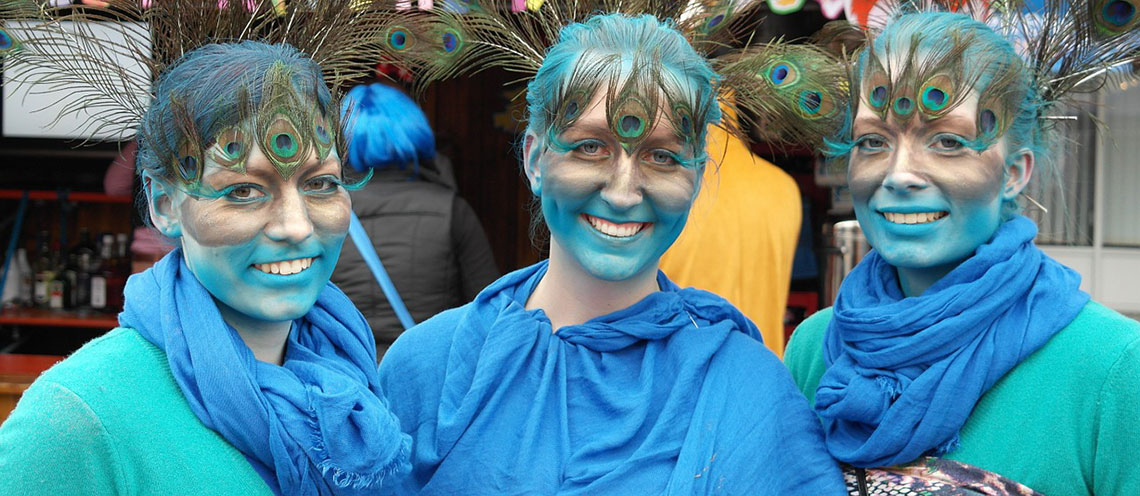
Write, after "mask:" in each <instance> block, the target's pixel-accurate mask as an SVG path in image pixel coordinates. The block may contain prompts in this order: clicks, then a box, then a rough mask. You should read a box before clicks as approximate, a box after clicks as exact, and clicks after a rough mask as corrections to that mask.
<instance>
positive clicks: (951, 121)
mask: <svg viewBox="0 0 1140 496" xmlns="http://www.w3.org/2000/svg"><path fill="white" fill-rule="evenodd" d="M922 129H923V131H929V130H942V131H954V132H959V134H964V135H968V136H973V135H976V134H977V133H978V130H977V125H976V123H975V122H974V121H973V120H971V119H968V118H966V117H962V116H957V115H945V116H942V117H940V118H938V119H934V120H932V121H930V122H928V123H926V124H925V125H924V126H923V127H922Z"/></svg>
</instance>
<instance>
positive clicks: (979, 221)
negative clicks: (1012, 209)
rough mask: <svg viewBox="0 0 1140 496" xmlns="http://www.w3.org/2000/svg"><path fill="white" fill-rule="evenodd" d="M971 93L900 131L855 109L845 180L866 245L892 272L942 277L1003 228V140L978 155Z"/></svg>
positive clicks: (866, 111)
mask: <svg viewBox="0 0 1140 496" xmlns="http://www.w3.org/2000/svg"><path fill="white" fill-rule="evenodd" d="M977 103H978V98H977V95H973V96H970V97H969V98H967V99H966V100H965V101H963V103H962V104H961V105H959V106H958V107H956V108H955V109H954V110H953V111H951V112H950V113H948V114H946V115H945V116H942V117H941V118H938V119H934V120H931V121H928V122H925V121H923V120H922V119H911V120H910V121H908V123H906V124H905V125H902V126H900V125H899V124H897V123H896V121H895V120H894V119H887V120H886V121H884V120H882V119H880V118H879V117H878V116H876V115H875V114H874V112H872V111H871V110H870V109H868V108H867V107H866V106H861V107H860V108H859V109H858V112H857V114H856V116H855V122H854V127H853V132H854V137H855V141H856V143H857V146H856V147H855V149H854V150H852V152H851V158H850V166H849V169H848V179H849V182H850V186H851V194H852V198H853V200H854V204H855V215H856V217H857V218H858V219H859V225H860V226H861V227H862V228H863V232H864V233H865V234H866V236H867V240H868V241H869V242H870V244H871V246H872V247H874V248H875V250H876V251H878V252H879V254H880V255H882V256H883V258H884V259H885V260H886V261H887V262H888V263H890V264H891V265H894V266H895V267H899V268H905V269H917V270H930V271H935V272H937V271H942V272H945V271H947V270H948V269H950V268H953V267H955V266H957V264H959V263H960V262H962V261H963V260H965V259H967V258H969V257H970V256H972V255H973V254H974V251H975V250H977V248H978V247H979V246H980V245H982V244H984V243H986V242H987V241H989V240H990V238H992V237H993V235H994V233H995V232H996V231H997V229H998V227H999V226H1000V225H1001V223H1002V216H1001V209H1002V201H1003V200H1004V199H1005V198H1006V195H1005V193H1004V192H1003V186H1004V184H1005V177H1006V176H1005V167H1004V161H1005V155H1004V149H1005V144H1004V140H1001V141H999V142H998V143H995V144H994V145H993V146H990V147H989V148H988V149H986V150H985V151H983V152H982V153H978V152H977V151H975V150H972V149H970V148H966V147H965V146H963V143H964V142H967V141H968V140H970V139H973V138H974V137H975V136H976V135H977V129H976V124H975V116H976V115H977V114H976V111H977Z"/></svg>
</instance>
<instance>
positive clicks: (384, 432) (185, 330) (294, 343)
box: [119, 250, 411, 495]
mask: <svg viewBox="0 0 1140 496" xmlns="http://www.w3.org/2000/svg"><path fill="white" fill-rule="evenodd" d="M124 293H125V296H126V309H125V310H123V313H121V314H119V323H120V325H122V326H123V327H130V328H134V329H136V330H137V331H138V332H139V333H140V334H142V336H143V337H145V338H146V339H147V340H148V341H150V342H151V343H153V344H154V345H155V346H157V347H159V348H160V349H162V350H163V351H164V352H166V356H167V359H168V360H169V362H170V370H171V372H172V373H173V374H174V378H175V380H177V381H178V385H179V387H180V388H181V389H182V394H183V395H185V397H186V401H187V402H189V403H190V409H191V410H193V411H194V414H195V415H196V416H197V417H198V419H199V420H201V421H202V423H203V424H205V425H206V427H209V428H210V429H213V430H214V431H217V432H218V433H219V434H221V435H222V437H224V438H225V439H226V440H227V441H229V442H230V444H232V445H233V446H234V447H236V448H237V449H238V450H239V451H241V452H242V453H243V454H245V456H246V458H247V459H248V460H249V461H250V463H251V464H252V465H253V467H254V468H255V469H256V470H257V471H258V473H259V474H261V476H262V478H264V479H265V482H266V483H267V484H268V485H269V486H270V487H271V488H272V489H273V490H274V492H276V493H278V494H290V495H317V494H320V495H325V494H366V493H375V491H376V488H378V487H379V486H380V485H381V483H382V482H383V481H384V479H385V478H387V477H388V476H390V475H393V474H395V473H396V472H400V471H404V470H406V469H407V468H408V465H407V456H408V452H409V450H410V444H411V440H410V438H409V437H408V436H407V435H405V434H403V433H401V432H400V429H399V422H398V420H397V419H396V418H395V416H393V415H392V413H391V412H390V411H389V410H388V407H387V405H386V404H385V402H384V400H383V399H382V397H381V396H380V389H379V387H378V385H377V384H378V373H377V371H376V351H375V350H376V348H375V347H376V344H375V341H374V340H373V337H372V333H371V331H369V329H368V324H367V323H366V322H365V320H364V317H363V316H361V315H360V312H359V311H357V310H356V307H354V306H353V305H352V302H351V301H349V300H348V297H346V296H345V295H344V293H341V292H340V290H338V289H337V288H336V286H333V285H332V284H328V285H327V286H325V288H324V290H322V291H321V294H320V296H319V297H318V298H317V302H316V304H315V305H314V306H313V308H312V309H311V310H309V313H307V314H305V316H304V317H301V318H300V319H298V320H296V321H294V322H293V329H292V330H291V331H290V332H289V340H288V344H287V346H286V350H285V362H284V365H282V366H277V365H273V364H268V363H264V362H259V361H257V360H256V359H255V358H254V356H253V353H252V352H251V351H250V350H249V348H248V347H247V346H246V345H245V343H244V342H243V341H242V340H241V337H240V336H239V335H238V334H237V332H236V331H234V329H233V328H232V327H230V326H229V325H227V324H226V323H225V322H224V321H223V320H222V316H221V313H219V311H218V308H217V305H216V304H215V302H214V300H213V298H212V297H211V296H210V293H209V292H207V291H206V288H205V287H203V286H202V284H201V283H200V282H198V279H197V278H196V277H195V276H194V274H193V273H191V272H190V270H189V269H188V268H187V267H186V265H185V263H184V262H183V259H182V253H181V250H174V251H173V252H171V253H170V254H168V255H167V256H166V257H164V258H163V259H162V260H160V261H159V262H158V263H157V264H155V266H154V267H152V268H150V269H148V270H147V271H145V272H142V273H140V274H136V275H133V276H131V278H130V279H129V280H128V281H127V286H126V290H125V292H124Z"/></svg>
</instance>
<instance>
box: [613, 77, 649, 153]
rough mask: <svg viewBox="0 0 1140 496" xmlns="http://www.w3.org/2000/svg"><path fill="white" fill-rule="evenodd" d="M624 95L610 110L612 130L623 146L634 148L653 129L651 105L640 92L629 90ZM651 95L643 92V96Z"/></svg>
mask: <svg viewBox="0 0 1140 496" xmlns="http://www.w3.org/2000/svg"><path fill="white" fill-rule="evenodd" d="M623 93H624V95H623V96H622V97H620V98H619V99H618V100H617V104H616V105H614V106H613V107H612V109H611V110H610V112H611V113H610V115H611V117H610V128H611V129H612V130H613V133H614V135H616V136H617V137H618V139H619V140H620V141H622V145H623V146H627V145H628V147H629V148H632V146H633V145H634V144H635V143H637V142H639V141H641V139H642V138H644V137H645V134H646V131H648V130H649V129H652V127H653V120H652V118H651V117H650V113H651V110H650V105H649V102H646V101H645V100H644V99H643V98H642V97H641V96H640V95H639V93H638V92H634V91H632V88H627V89H626V90H624V91H623ZM646 93H649V92H648V91H646V92H641V94H646Z"/></svg>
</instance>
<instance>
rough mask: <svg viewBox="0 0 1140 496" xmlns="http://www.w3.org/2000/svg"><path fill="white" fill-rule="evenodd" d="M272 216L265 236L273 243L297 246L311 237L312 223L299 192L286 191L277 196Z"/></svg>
mask: <svg viewBox="0 0 1140 496" xmlns="http://www.w3.org/2000/svg"><path fill="white" fill-rule="evenodd" d="M272 215H273V218H272V220H270V222H269V225H268V226H266V229H265V235H266V236H267V237H269V239H271V240H273V241H279V242H284V243H289V244H297V243H300V242H302V241H304V240H306V239H308V238H309V236H312V235H313V221H312V219H310V218H309V209H308V206H307V205H305V200H304V198H303V196H302V195H301V193H300V192H297V191H288V192H286V193H284V194H283V195H281V196H279V197H278V198H277V199H276V201H275V202H274V211H273V212H272Z"/></svg>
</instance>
